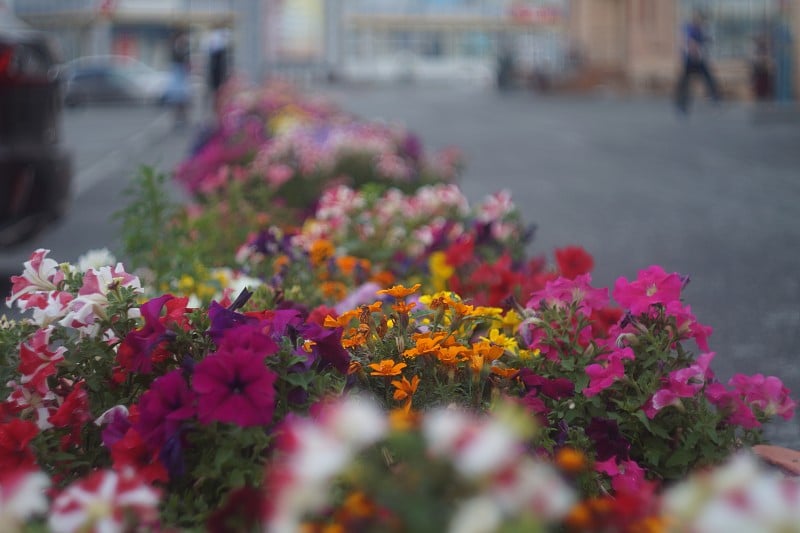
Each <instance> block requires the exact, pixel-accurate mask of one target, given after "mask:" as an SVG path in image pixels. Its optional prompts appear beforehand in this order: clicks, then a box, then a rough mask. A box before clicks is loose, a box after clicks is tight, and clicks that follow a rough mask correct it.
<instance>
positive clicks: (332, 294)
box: [321, 281, 347, 300]
mask: <svg viewBox="0 0 800 533" xmlns="http://www.w3.org/2000/svg"><path fill="white" fill-rule="evenodd" d="M321 289H322V294H323V295H324V296H325V297H326V298H331V299H333V300H343V299H344V297H345V296H347V287H346V286H345V284H344V283H342V282H339V281H324V282H323V283H322V285H321Z"/></svg>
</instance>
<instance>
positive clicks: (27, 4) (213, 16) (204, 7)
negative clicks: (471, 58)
mask: <svg viewBox="0 0 800 533" xmlns="http://www.w3.org/2000/svg"><path fill="white" fill-rule="evenodd" d="M233 3H234V0H17V1H16V2H15V4H14V11H15V13H16V15H17V16H18V17H19V18H21V19H23V20H24V21H26V22H27V23H29V24H31V25H32V26H34V27H36V28H39V29H42V30H45V31H48V32H50V33H51V34H52V35H54V36H55V37H56V38H57V39H58V40H59V42H60V45H61V48H62V52H63V55H64V59H65V60H70V59H74V58H76V57H81V56H87V55H108V54H118V55H126V56H131V57H135V58H137V59H139V60H141V61H143V62H145V63H147V64H149V65H151V66H153V67H156V68H166V66H167V65H168V64H169V59H170V57H169V49H170V47H169V43H170V39H171V38H172V36H173V35H174V33H175V32H176V31H178V30H184V31H185V30H191V34H192V38H193V45H194V47H195V48H197V47H199V42H200V40H201V39H202V35H203V33H204V32H205V31H207V30H209V29H211V28H212V27H216V26H220V25H222V26H228V27H232V26H233V24H234V20H235V14H234V10H233Z"/></svg>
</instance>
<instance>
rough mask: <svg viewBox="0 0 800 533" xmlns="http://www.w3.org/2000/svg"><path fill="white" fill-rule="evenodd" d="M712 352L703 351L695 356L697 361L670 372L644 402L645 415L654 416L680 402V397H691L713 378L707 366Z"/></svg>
mask: <svg viewBox="0 0 800 533" xmlns="http://www.w3.org/2000/svg"><path fill="white" fill-rule="evenodd" d="M714 355H715V354H714V352H709V353H704V354H701V355H699V356H698V357H697V362H695V363H694V364H693V365H690V366H688V367H687V368H681V369H679V370H674V371H672V372H670V374H669V375H668V376H667V385H666V387H664V388H662V389H661V390H659V391H658V392H656V393H655V394H654V395H653V396H652V397H651V398H650V399H649V400H648V401H647V403H646V404H645V406H644V408H643V409H644V412H645V414H647V417H648V418H650V419H652V418H655V416H656V414H658V412H659V411H661V409H664V408H665V407H668V406H677V405H680V404H681V398H691V397H693V396H694V395H695V394H697V393H698V392H700V390H701V389H702V388H703V386H705V384H706V383H707V382H708V381H709V380H711V379H713V377H714V373H713V372H712V371H711V369H710V368H709V366H710V364H711V360H712V359H713V358H714Z"/></svg>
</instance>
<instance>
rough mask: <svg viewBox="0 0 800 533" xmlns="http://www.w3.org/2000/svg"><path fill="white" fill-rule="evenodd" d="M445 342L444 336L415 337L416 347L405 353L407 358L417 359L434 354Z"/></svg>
mask: <svg viewBox="0 0 800 533" xmlns="http://www.w3.org/2000/svg"><path fill="white" fill-rule="evenodd" d="M443 340H444V335H443V334H442V335H436V336H435V337H428V336H425V335H415V336H414V342H415V344H416V345H415V346H414V347H413V348H409V349H408V350H406V351H404V352H403V355H404V356H405V357H416V356H418V355H425V354H429V353H434V352H436V351H437V350H438V349H439V344H440V343H441V342H442V341H443Z"/></svg>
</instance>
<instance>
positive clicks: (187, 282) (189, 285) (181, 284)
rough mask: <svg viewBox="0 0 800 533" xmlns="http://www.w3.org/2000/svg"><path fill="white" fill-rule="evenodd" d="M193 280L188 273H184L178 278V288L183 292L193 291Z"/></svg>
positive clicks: (189, 292)
mask: <svg viewBox="0 0 800 533" xmlns="http://www.w3.org/2000/svg"><path fill="white" fill-rule="evenodd" d="M194 286H195V281H194V278H193V277H192V276H190V275H189V274H184V275H183V276H181V278H180V279H179V280H178V290H179V291H181V292H182V293H184V294H191V293H192V292H194Z"/></svg>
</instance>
